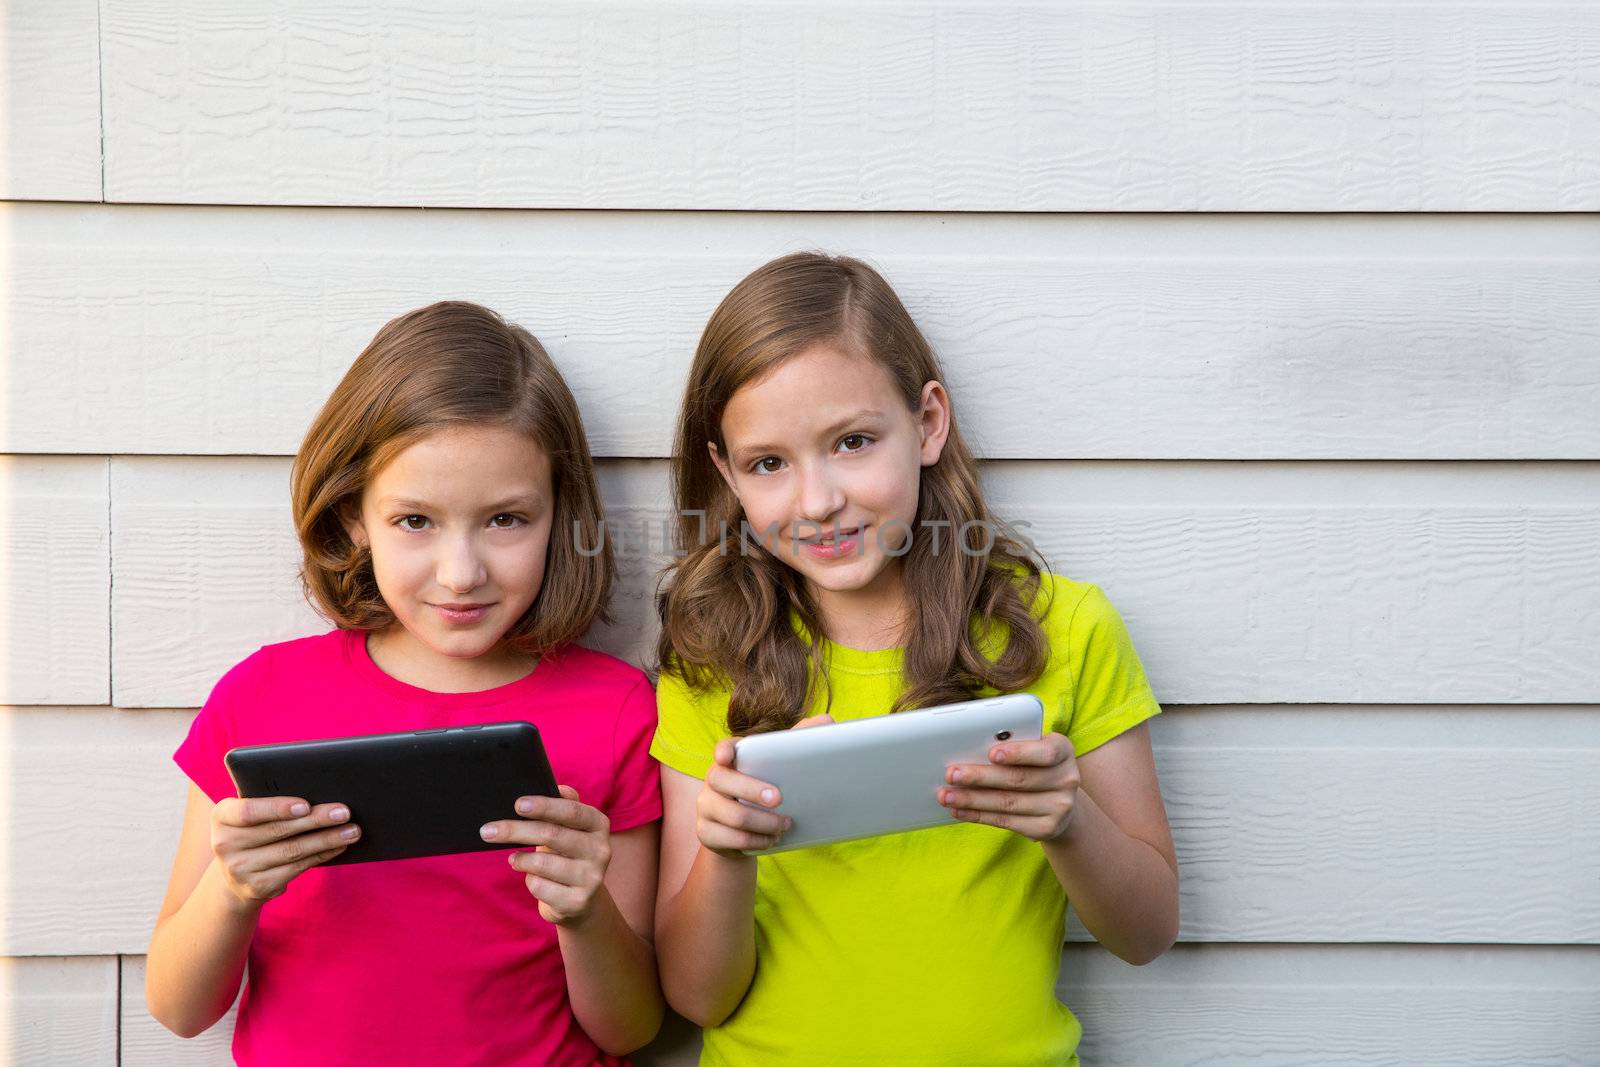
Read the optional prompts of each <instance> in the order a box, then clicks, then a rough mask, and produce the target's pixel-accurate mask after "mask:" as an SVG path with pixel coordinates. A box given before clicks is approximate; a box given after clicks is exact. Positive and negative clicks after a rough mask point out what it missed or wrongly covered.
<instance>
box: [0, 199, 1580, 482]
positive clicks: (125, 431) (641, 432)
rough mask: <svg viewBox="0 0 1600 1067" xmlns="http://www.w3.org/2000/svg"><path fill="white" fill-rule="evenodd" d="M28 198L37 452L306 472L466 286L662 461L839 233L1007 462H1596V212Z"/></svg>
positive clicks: (22, 304)
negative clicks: (824, 211)
mask: <svg viewBox="0 0 1600 1067" xmlns="http://www.w3.org/2000/svg"><path fill="white" fill-rule="evenodd" d="M0 210H3V211H5V218H6V219H7V220H9V222H10V223H11V226H12V229H13V233H14V249H13V257H14V260H15V262H14V264H13V274H12V278H13V280H12V283H11V286H10V287H8V291H7V292H6V293H4V294H3V295H0V300H3V301H5V304H6V308H7V315H8V318H9V320H10V323H11V331H12V344H11V351H12V360H11V366H10V368H9V371H8V373H9V376H10V382H11V386H10V390H11V395H12V400H11V403H10V408H11V412H10V418H9V419H0V448H4V449H5V450H9V451H13V452H103V453H124V452H134V453H144V454H149V453H189V454H203V453H210V454H218V453H245V454H278V455H287V454H290V453H292V452H293V451H294V450H295V448H296V447H297V446H298V445H299V442H300V438H301V437H302V436H303V434H304V432H305V429H306V427H307V426H308V425H309V423H310V421H311V418H312V417H313V416H314V414H315V413H316V411H317V409H318V408H319V407H320V406H321V404H322V402H323V401H324V400H325V399H326V397H327V394H328V393H329V391H330V390H331V389H332V388H333V385H334V383H335V382H336V381H337V380H338V379H339V377H340V376H341V375H342V374H343V373H344V371H345V369H346V368H347V367H348V366H349V365H350V363H351V362H352V361H353V360H354V359H355V356H356V354H357V353H359V352H360V351H361V349H362V348H363V347H364V346H365V345H366V343H367V342H368V341H369V340H370V339H371V337H372V335H373V334H374V333H375V332H376V331H377V329H378V327H379V326H380V325H382V324H383V322H385V321H386V320H387V319H389V318H391V317H392V316H394V315H397V314H399V313H401V312H403V311H406V310H409V309H411V308H413V307H418V306H421V305H423V304H426V303H429V302H431V301H433V300H437V299H440V298H445V297H453V298H462V299H470V300H476V301H479V302H481V303H485V304H487V305H488V306H490V307H493V308H495V309H497V310H499V311H501V312H502V313H503V314H505V315H506V316H507V317H509V318H511V319H513V320H515V321H518V322H521V323H522V324H524V325H526V326H527V327H529V328H530V329H532V330H533V331H534V332H535V333H536V334H538V335H539V336H540V337H541V338H542V339H543V340H544V341H545V343H546V344H547V345H548V347H549V348H550V350H551V352H552V354H553V355H554V356H555V357H556V359H557V361H558V362H559V364H560V365H561V367H562V368H563V371H564V373H565V374H566V375H567V377H568V379H569V380H570V382H571V384H572V387H573V390H574V392H575V394H576V396H577V398H578V400H579V404H580V406H581V407H582V409H583V414H584V418H585V422H586V425H587V429H588V432H589V434H590V438H591V442H592V445H593V447H594V450H595V452H596V454H597V455H602V456H621V457H626V456H634V457H663V456H666V455H668V454H670V451H671V437H672V428H673V423H674V420H675V418H676V414H677V409H678V407H679V405H680V403H681V399H682V391H683V387H684V379H685V377H686V375H687V373H688V367H689V362H690V359H691V357H692V354H693V351H694V347H695V344H696V342H697V339H698V337H699V333H700V330H701V329H702V328H703V326H704V324H705V321H706V319H707V317H708V316H709V315H710V314H711V312H712V310H713V309H714V308H715V307H716V305H717V303H718V301H719V300H720V299H721V298H722V296H723V295H724V294H725V293H726V292H727V290H728V289H729V288H730V287H731V286H732V285H733V284H734V283H736V282H737V281H738V279H739V278H740V277H742V276H743V275H744V274H745V273H746V272H748V271H749V270H751V269H753V268H754V267H756V266H757V265H759V264H760V263H762V262H764V261H765V260H767V259H769V258H771V257H773V256H776V255H780V254H782V253H784V252H788V251H792V250H795V249H797V248H807V247H823V248H828V249H831V250H836V251H841V252H849V253H852V254H856V255H863V256H865V257H867V258H868V259H870V260H872V261H873V262H875V263H877V264H878V265H879V266H880V267H882V269H883V270H884V271H885V272H886V274H887V276H888V277H889V279H890V280H891V282H892V283H893V284H894V285H895V286H896V287H897V289H898V290H899V291H900V292H901V294H902V295H903V297H904V298H905V300H906V302H907V305H908V307H909V308H910V309H911V311H912V314H913V315H914V316H915V317H916V318H917V320H918V322H919V323H920V325H921V326H922V328H923V329H924V331H925V332H926V333H927V335H928V337H929V339H930V341H931V342H932V343H933V345H934V346H935V348H936V350H937V351H938V352H939V353H940V354H941V358H942V359H943V361H944V364H945V367H946V372H947V375H948V377H949V379H950V385H951V389H952V393H953V396H954V398H955V402H956V408H957V411H958V413H959V415H960V417H961V421H962V425H963V426H964V427H965V429H966V431H967V432H968V433H969V434H970V435H971V437H972V438H973V443H974V445H975V447H976V448H977V450H978V452H979V453H980V454H981V455H984V456H987V457H991V458H1015V459H1041V458H1113V459H1118V458H1179V459H1202V458H1215V459H1316V458H1328V459H1358V458H1365V459H1379V458H1417V459H1479V458H1481V459H1537V458H1549V459H1585V458H1596V457H1600V420H1596V419H1595V418H1593V412H1594V411H1595V410H1596V407H1597V405H1600V280H1597V279H1600V219H1594V218H1556V219H1552V218H1533V217H1527V218H1508V217H1500V218H1492V219H1476V218H1468V219H1463V218H1444V219H1415V218H1376V219H1374V218H1366V219H1362V218H1350V217H1343V216H1341V217H1339V218H1315V217H1310V218H1308V217H1300V218H1290V217H1250V216H1245V217H1241V216H1229V217H1225V218H1203V219H1193V218H1190V219H1185V218H1173V217H1166V218H1151V217H1144V216H1121V217H1115V216H1114V217H1102V216H1088V217H1075V216H1052V217H1027V216H1010V217H999V218H995V217H962V216H942V217H933V216H915V215H912V216H870V217H856V216H837V215H816V216H807V215H773V216H767V215H753V216H752V215H717V214H712V215H703V214H697V215H674V214H650V215H635V214H626V213H620V214H619V213H599V214H594V213H566V214H553V215H545V214H539V213H505V212H498V213H497V212H432V213H427V214H421V213H418V212H405V211H315V212H309V211H292V210H267V209H235V208H219V209H195V208H125V207H99V208H94V209H85V208H80V207H70V208H69V207H65V206H48V205H25V206H16V207H12V208H10V209H0ZM24 398H25V399H24ZM1041 398H1049V399H1048V400H1047V401H1041Z"/></svg>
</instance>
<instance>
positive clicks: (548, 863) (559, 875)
mask: <svg viewBox="0 0 1600 1067" xmlns="http://www.w3.org/2000/svg"><path fill="white" fill-rule="evenodd" d="M509 862H510V864H511V866H512V867H514V868H516V869H517V870H519V871H521V872H522V873H523V874H533V875H537V876H539V877H540V878H543V879H545V880H546V881H549V882H555V883H557V884H558V885H565V886H572V887H573V888H575V889H584V890H587V891H589V892H593V891H594V889H595V887H596V886H598V885H599V884H600V882H601V880H602V878H603V876H602V875H600V874H599V873H598V872H597V871H596V869H595V866H594V864H592V863H586V862H584V861H583V860H577V859H572V858H570V857H567V856H558V855H557V854H556V853H554V852H513V853H512V854H511V856H510V859H509Z"/></svg>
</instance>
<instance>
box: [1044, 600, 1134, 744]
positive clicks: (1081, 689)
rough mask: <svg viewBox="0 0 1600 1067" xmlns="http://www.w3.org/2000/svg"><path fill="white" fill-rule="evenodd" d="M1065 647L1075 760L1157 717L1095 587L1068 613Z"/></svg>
mask: <svg viewBox="0 0 1600 1067" xmlns="http://www.w3.org/2000/svg"><path fill="white" fill-rule="evenodd" d="M1051 636H1052V637H1053V638H1054V637H1055V635H1051ZM1067 647H1068V649H1069V650H1070V658H1069V667H1070V669H1071V672H1072V715H1071V718H1070V720H1069V721H1068V726H1067V739H1068V740H1070V741H1071V742H1072V749H1073V753H1074V754H1075V755H1078V756H1081V755H1083V754H1084V753H1086V752H1089V751H1091V750H1093V749H1095V748H1098V747H1099V746H1101V745H1103V744H1105V743H1106V742H1107V741H1109V740H1111V739H1112V738H1113V737H1116V736H1117V735H1118V734H1120V733H1122V732H1124V731H1125V730H1129V729H1132V728H1133V727H1135V726H1137V725H1139V724H1140V723H1141V722H1144V721H1145V720H1146V719H1148V718H1150V717H1152V716H1154V715H1159V714H1160V713H1161V705H1160V703H1158V702H1157V701H1156V697H1155V694H1154V693H1153V692H1151V689H1150V682H1149V680H1148V679H1146V678H1145V674H1144V665H1143V664H1141V663H1140V662H1139V654H1138V653H1137V652H1136V651H1134V648H1133V639H1132V638H1131V637H1129V636H1128V628H1127V627H1126V626H1125V625H1124V624H1123V622H1122V616H1120V615H1118V614H1117V609H1116V608H1114V607H1112V606H1111V601H1110V600H1108V599H1106V595H1105V593H1103V592H1101V591H1100V587H1099V586H1093V585H1092V586H1090V587H1089V590H1088V592H1087V593H1085V594H1084V595H1083V597H1082V598H1081V599H1080V600H1079V601H1078V604H1077V606H1076V608H1074V609H1073V612H1072V615H1071V619H1070V621H1069V622H1068V626H1067Z"/></svg>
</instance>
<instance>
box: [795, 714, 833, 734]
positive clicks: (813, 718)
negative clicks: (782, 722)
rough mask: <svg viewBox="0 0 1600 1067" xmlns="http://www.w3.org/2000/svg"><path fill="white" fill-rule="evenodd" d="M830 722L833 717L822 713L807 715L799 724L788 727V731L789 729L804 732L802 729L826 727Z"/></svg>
mask: <svg viewBox="0 0 1600 1067" xmlns="http://www.w3.org/2000/svg"><path fill="white" fill-rule="evenodd" d="M832 721H833V716H832V715H829V714H827V713H826V712H824V713H823V714H821V715H809V716H807V717H806V718H804V719H801V720H800V721H799V722H797V723H795V724H794V725H793V726H791V727H789V729H791V730H804V729H806V728H807V727H810V726H826V725H827V724H828V723H830V722H832Z"/></svg>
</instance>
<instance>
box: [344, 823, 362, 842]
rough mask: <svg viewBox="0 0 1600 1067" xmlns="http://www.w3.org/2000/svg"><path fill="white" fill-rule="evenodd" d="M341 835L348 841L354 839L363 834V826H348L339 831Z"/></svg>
mask: <svg viewBox="0 0 1600 1067" xmlns="http://www.w3.org/2000/svg"><path fill="white" fill-rule="evenodd" d="M339 836H340V837H342V838H344V839H345V840H346V841H354V840H355V839H356V838H358V837H360V836H361V827H359V826H346V827H345V828H344V829H343V830H340V831H339Z"/></svg>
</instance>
